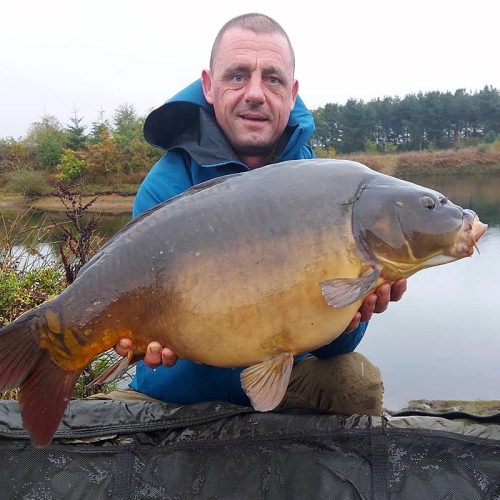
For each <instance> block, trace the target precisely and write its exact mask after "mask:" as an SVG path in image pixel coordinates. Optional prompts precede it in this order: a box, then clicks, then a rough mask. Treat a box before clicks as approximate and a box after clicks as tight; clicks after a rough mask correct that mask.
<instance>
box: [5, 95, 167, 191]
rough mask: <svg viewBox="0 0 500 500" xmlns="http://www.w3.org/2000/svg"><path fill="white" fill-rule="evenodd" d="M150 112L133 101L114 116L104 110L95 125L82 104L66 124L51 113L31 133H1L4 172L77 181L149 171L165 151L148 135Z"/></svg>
mask: <svg viewBox="0 0 500 500" xmlns="http://www.w3.org/2000/svg"><path fill="white" fill-rule="evenodd" d="M145 118H146V117H145V116H140V115H138V113H137V112H136V110H135V108H134V106H133V105H131V104H128V103H125V104H121V105H120V106H118V108H117V109H116V110H115V112H114V114H113V117H112V119H111V120H109V119H108V118H106V117H105V113H104V112H103V111H102V110H101V111H100V112H99V113H98V116H97V119H96V120H94V121H92V123H91V125H90V127H87V126H86V125H85V124H84V123H83V120H84V119H83V117H81V116H79V114H78V111H77V110H73V113H72V115H71V116H70V118H69V123H68V124H65V125H63V124H61V123H60V122H59V120H58V119H57V118H56V117H54V116H53V115H50V114H45V115H44V116H42V117H41V119H40V121H37V122H34V123H32V124H31V125H30V127H29V129H28V132H27V134H26V136H25V137H23V138H20V139H14V138H12V137H10V138H5V139H0V174H1V173H8V172H15V171H18V170H35V171H41V172H45V173H48V174H55V175H56V177H57V178H59V179H60V180H62V181H65V182H74V181H76V180H78V179H81V178H83V177H87V178H88V179H90V180H98V179H100V178H102V177H106V176H109V175H114V176H117V177H118V176H120V175H121V174H134V173H137V172H144V171H146V172H147V171H148V170H149V169H150V168H151V166H152V165H153V164H154V163H155V162H156V161H157V160H158V158H160V156H161V155H162V152H160V151H158V150H157V149H155V148H153V147H151V146H150V145H149V144H147V143H146V141H145V140H144V137H143V133H142V127H143V124H144V120H145Z"/></svg>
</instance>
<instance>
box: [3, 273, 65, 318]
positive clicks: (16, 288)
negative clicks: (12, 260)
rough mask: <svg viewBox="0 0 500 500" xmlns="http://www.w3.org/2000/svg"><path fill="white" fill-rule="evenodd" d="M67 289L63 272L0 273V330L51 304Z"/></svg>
mask: <svg viewBox="0 0 500 500" xmlns="http://www.w3.org/2000/svg"><path fill="white" fill-rule="evenodd" d="M65 287H66V284H65V283H64V279H63V273H62V271H61V270H60V269H54V268H51V267H45V268H34V269H30V270H29V271H26V272H18V271H15V270H6V271H4V270H2V269H0V326H4V325H6V324H7V323H10V322H11V321H13V320H14V319H16V318H17V317H18V316H20V315H21V314H23V313H25V312H26V311H29V310H30V309H33V308H34V307H37V306H39V305H40V304H42V303H43V302H45V301H46V300H50V299H51V298H53V297H55V296H56V295H58V294H59V293H61V292H62V291H63V289H64V288H65Z"/></svg>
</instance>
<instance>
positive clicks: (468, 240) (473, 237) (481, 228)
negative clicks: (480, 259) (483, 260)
mask: <svg viewBox="0 0 500 500" xmlns="http://www.w3.org/2000/svg"><path fill="white" fill-rule="evenodd" d="M487 228H488V224H483V223H482V222H481V221H480V220H479V217H478V216H477V215H476V214H474V216H473V219H472V222H471V221H470V218H469V217H467V218H466V219H465V220H464V237H463V238H461V240H460V241H459V242H458V250H459V253H462V254H465V255H467V256H468V257H470V256H471V255H472V254H473V253H474V249H476V250H477V252H478V253H480V252H479V248H478V247H477V242H478V241H479V239H480V238H481V236H483V234H484V233H485V232H486V229H487Z"/></svg>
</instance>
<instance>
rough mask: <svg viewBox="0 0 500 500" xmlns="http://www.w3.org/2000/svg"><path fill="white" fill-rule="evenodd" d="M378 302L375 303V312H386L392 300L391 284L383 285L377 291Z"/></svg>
mask: <svg viewBox="0 0 500 500" xmlns="http://www.w3.org/2000/svg"><path fill="white" fill-rule="evenodd" d="M375 294H376V295H377V301H376V303H375V310H374V311H373V312H375V313H377V314H379V313H382V312H384V311H385V310H386V309H387V306H388V305H389V302H390V300H391V285H389V283H382V284H381V285H380V286H379V287H378V288H377V289H376V290H375Z"/></svg>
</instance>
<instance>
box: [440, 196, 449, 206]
mask: <svg viewBox="0 0 500 500" xmlns="http://www.w3.org/2000/svg"><path fill="white" fill-rule="evenodd" d="M439 203H441V205H446V203H448V198H446V196H444V197H443V198H439Z"/></svg>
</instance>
